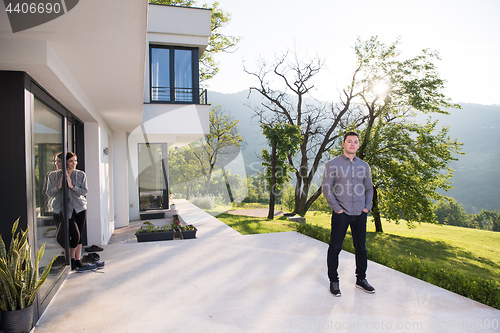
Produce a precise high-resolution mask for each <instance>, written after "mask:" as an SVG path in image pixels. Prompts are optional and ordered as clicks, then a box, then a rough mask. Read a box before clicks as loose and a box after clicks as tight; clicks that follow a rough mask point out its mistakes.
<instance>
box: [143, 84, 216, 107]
mask: <svg viewBox="0 0 500 333" xmlns="http://www.w3.org/2000/svg"><path fill="white" fill-rule="evenodd" d="M150 103H169V104H203V105H206V104H208V100H207V90H206V89H203V88H199V89H194V88H169V87H151V99H150Z"/></svg>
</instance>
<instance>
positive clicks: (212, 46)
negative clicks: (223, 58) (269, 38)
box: [149, 0, 240, 81]
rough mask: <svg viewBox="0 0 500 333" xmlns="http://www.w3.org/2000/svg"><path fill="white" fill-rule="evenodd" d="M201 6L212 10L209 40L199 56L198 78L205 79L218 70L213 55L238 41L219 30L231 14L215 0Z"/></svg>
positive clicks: (178, 1) (185, 2)
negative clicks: (210, 3)
mask: <svg viewBox="0 0 500 333" xmlns="http://www.w3.org/2000/svg"><path fill="white" fill-rule="evenodd" d="M149 2H150V3H156V4H162V5H172V6H184V7H192V6H194V5H195V4H196V1H193V0H149ZM203 8H207V9H211V10H212V19H211V31H212V34H211V36H210V41H209V42H208V47H207V49H206V50H205V52H203V54H202V55H201V58H200V80H201V81H206V80H209V79H211V78H212V77H214V75H216V74H217V73H218V72H219V62H217V61H216V60H215V59H214V55H215V54H217V53H220V52H230V51H231V50H232V49H234V47H235V46H236V44H237V43H238V42H239V40H240V39H239V37H235V36H227V35H224V34H222V33H221V32H220V30H221V28H223V27H225V26H227V25H228V24H229V22H230V21H231V15H230V14H229V13H227V12H225V11H223V10H222V9H220V8H219V3H218V2H217V1H215V2H214V3H213V4H212V5H208V4H204V5H203Z"/></svg>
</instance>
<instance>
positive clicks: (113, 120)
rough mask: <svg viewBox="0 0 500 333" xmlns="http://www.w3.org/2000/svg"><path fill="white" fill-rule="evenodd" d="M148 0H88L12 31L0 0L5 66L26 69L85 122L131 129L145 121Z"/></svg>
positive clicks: (0, 55) (0, 61) (0, 60)
mask: <svg viewBox="0 0 500 333" xmlns="http://www.w3.org/2000/svg"><path fill="white" fill-rule="evenodd" d="M147 15H148V2H147V1H146V0H106V1H102V0H99V1H98V0H85V1H79V2H78V4H77V5H76V6H75V7H74V8H73V9H71V10H70V11H68V12H67V13H65V14H64V15H62V16H60V17H58V18H56V19H54V20H52V21H50V22H47V23H45V24H42V25H40V26H37V27H34V28H31V29H28V30H25V31H20V32H17V33H12V30H11V27H10V24H9V20H8V17H7V13H6V12H5V8H4V4H3V2H0V70H16V71H25V72H27V73H28V74H29V75H30V76H32V77H33V78H34V79H35V80H36V81H37V82H38V83H39V84H40V85H41V86H42V87H43V88H44V89H46V90H47V91H48V92H49V93H50V94H51V95H53V96H54V97H55V98H56V99H57V100H58V101H59V102H60V103H62V104H63V105H64V106H65V107H66V108H68V109H69V110H70V111H71V112H73V113H74V114H75V115H76V116H78V117H79V118H80V119H81V120H83V121H85V122H95V121H101V120H104V121H105V122H106V123H107V124H108V125H109V126H110V127H111V129H113V130H125V131H131V130H133V129H134V128H135V127H137V126H139V125H140V124H141V122H142V106H143V89H144V65H145V50H146V46H147V44H146V43H147V42H146V35H147V32H146V29H147Z"/></svg>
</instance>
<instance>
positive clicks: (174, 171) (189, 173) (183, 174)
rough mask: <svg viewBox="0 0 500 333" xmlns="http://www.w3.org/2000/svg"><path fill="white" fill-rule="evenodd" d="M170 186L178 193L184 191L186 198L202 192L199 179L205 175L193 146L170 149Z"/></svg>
mask: <svg viewBox="0 0 500 333" xmlns="http://www.w3.org/2000/svg"><path fill="white" fill-rule="evenodd" d="M168 160H169V168H168V178H169V182H170V184H169V188H170V190H171V191H172V190H173V191H176V193H181V192H182V193H183V194H184V195H185V197H186V199H189V198H190V197H191V196H192V195H194V194H196V193H197V192H200V182H199V179H200V178H201V177H202V176H203V174H202V173H201V168H200V167H199V166H198V160H197V159H196V157H195V155H194V154H193V149H192V147H191V146H189V145H188V146H184V147H181V148H176V149H170V151H169V154H168Z"/></svg>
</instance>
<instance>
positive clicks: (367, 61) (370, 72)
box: [346, 37, 461, 232]
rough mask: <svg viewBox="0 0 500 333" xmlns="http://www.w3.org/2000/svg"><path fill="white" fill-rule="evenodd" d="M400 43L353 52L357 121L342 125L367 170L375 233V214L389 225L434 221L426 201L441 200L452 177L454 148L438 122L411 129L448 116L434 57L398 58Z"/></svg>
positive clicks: (361, 45) (368, 44)
mask: <svg viewBox="0 0 500 333" xmlns="http://www.w3.org/2000/svg"><path fill="white" fill-rule="evenodd" d="M398 44H399V41H396V42H395V43H393V44H391V45H385V44H383V43H381V42H380V41H379V40H378V39H377V37H372V38H371V39H369V40H366V41H361V40H359V39H358V41H357V43H356V46H355V48H354V49H355V54H356V59H357V64H358V67H357V71H358V72H357V73H358V74H359V78H358V79H357V80H356V81H353V85H354V86H355V87H356V88H355V90H356V91H359V95H358V98H359V100H361V103H360V104H357V105H356V106H357V107H358V108H359V109H360V112H361V114H362V116H361V117H358V118H357V121H349V122H348V123H347V124H346V125H347V127H350V128H356V129H357V130H358V131H359V132H360V134H361V146H360V149H359V150H358V157H360V158H361V159H363V160H365V161H366V162H368V163H369V164H370V166H371V167H372V174H373V175H372V176H373V181H374V198H373V216H374V219H375V226H376V230H377V231H378V232H382V231H383V229H382V224H381V215H382V214H383V215H384V216H385V217H386V218H388V219H389V220H395V221H396V222H397V221H399V219H405V220H407V221H408V224H409V225H410V226H411V225H412V223H413V222H416V221H419V222H420V221H422V222H423V221H425V222H433V221H435V216H434V214H433V207H434V205H433V200H439V199H440V198H443V197H444V196H443V195H440V194H439V193H438V192H437V189H445V190H446V189H449V188H452V187H451V184H450V182H449V178H451V176H452V171H453V170H451V169H450V168H449V167H448V166H447V165H448V163H450V162H451V161H453V160H456V158H455V155H454V154H457V153H459V151H460V146H461V144H460V143H458V142H457V141H456V140H454V139H451V138H450V137H449V135H448V128H441V129H440V128H438V124H437V121H430V120H427V122H426V123H425V124H419V123H417V121H416V119H415V116H417V115H419V114H430V113H441V114H447V112H446V111H445V110H444V108H449V107H456V108H459V107H460V106H459V105H457V104H452V103H451V101H450V99H449V98H448V97H447V96H445V95H444V93H443V91H444V88H445V81H444V80H443V79H441V78H440V77H439V73H438V71H437V68H436V65H435V64H434V62H435V61H436V60H439V59H440V58H439V54H438V53H436V52H430V51H428V50H423V51H422V53H421V54H420V55H418V56H416V57H413V58H410V59H403V60H401V59H400V52H399V51H398V49H397V45H398Z"/></svg>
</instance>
